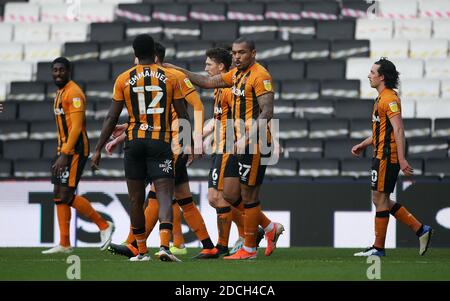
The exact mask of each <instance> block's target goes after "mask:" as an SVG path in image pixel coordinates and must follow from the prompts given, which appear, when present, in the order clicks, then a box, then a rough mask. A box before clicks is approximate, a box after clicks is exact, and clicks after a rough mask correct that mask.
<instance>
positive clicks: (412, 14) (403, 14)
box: [379, 0, 418, 19]
mask: <svg viewBox="0 0 450 301" xmlns="http://www.w3.org/2000/svg"><path fill="white" fill-rule="evenodd" d="M379 8H380V16H381V17H382V18H387V19H410V18H416V17H417V9H418V5H417V1H410V0H390V1H380V4H379Z"/></svg>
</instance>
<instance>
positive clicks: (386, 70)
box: [375, 57, 400, 89]
mask: <svg viewBox="0 0 450 301" xmlns="http://www.w3.org/2000/svg"><path fill="white" fill-rule="evenodd" d="M375 64H376V65H379V66H380V67H379V68H378V74H379V75H383V76H384V85H385V86H386V88H389V89H396V88H397V87H398V83H399V75H400V73H399V72H398V71H397V69H396V68H395V65H394V64H393V63H392V62H391V61H390V60H388V59H387V58H385V57H382V58H380V59H379V60H378V61H376V62H375Z"/></svg>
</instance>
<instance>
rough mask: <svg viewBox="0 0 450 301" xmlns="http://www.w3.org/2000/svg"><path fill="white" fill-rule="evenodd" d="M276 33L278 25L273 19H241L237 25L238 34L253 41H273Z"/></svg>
mask: <svg viewBox="0 0 450 301" xmlns="http://www.w3.org/2000/svg"><path fill="white" fill-rule="evenodd" d="M277 35H278V25H277V23H276V22H275V21H273V20H266V21H242V22H241V23H240V26H239V36H240V37H248V38H250V39H252V40H253V41H273V40H275V39H276V38H277Z"/></svg>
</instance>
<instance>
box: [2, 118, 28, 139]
mask: <svg viewBox="0 0 450 301" xmlns="http://www.w3.org/2000/svg"><path fill="white" fill-rule="evenodd" d="M26 138H28V123H27V122H26V121H16V120H15V121H0V140H3V141H6V140H17V139H26Z"/></svg>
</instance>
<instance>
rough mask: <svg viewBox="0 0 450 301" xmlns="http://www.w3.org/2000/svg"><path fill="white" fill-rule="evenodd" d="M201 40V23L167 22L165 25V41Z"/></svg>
mask: <svg viewBox="0 0 450 301" xmlns="http://www.w3.org/2000/svg"><path fill="white" fill-rule="evenodd" d="M199 38H200V23H198V22H195V21H186V22H167V23H165V24H164V39H165V40H174V41H177V42H178V41H195V40H198V39H199Z"/></svg>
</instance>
